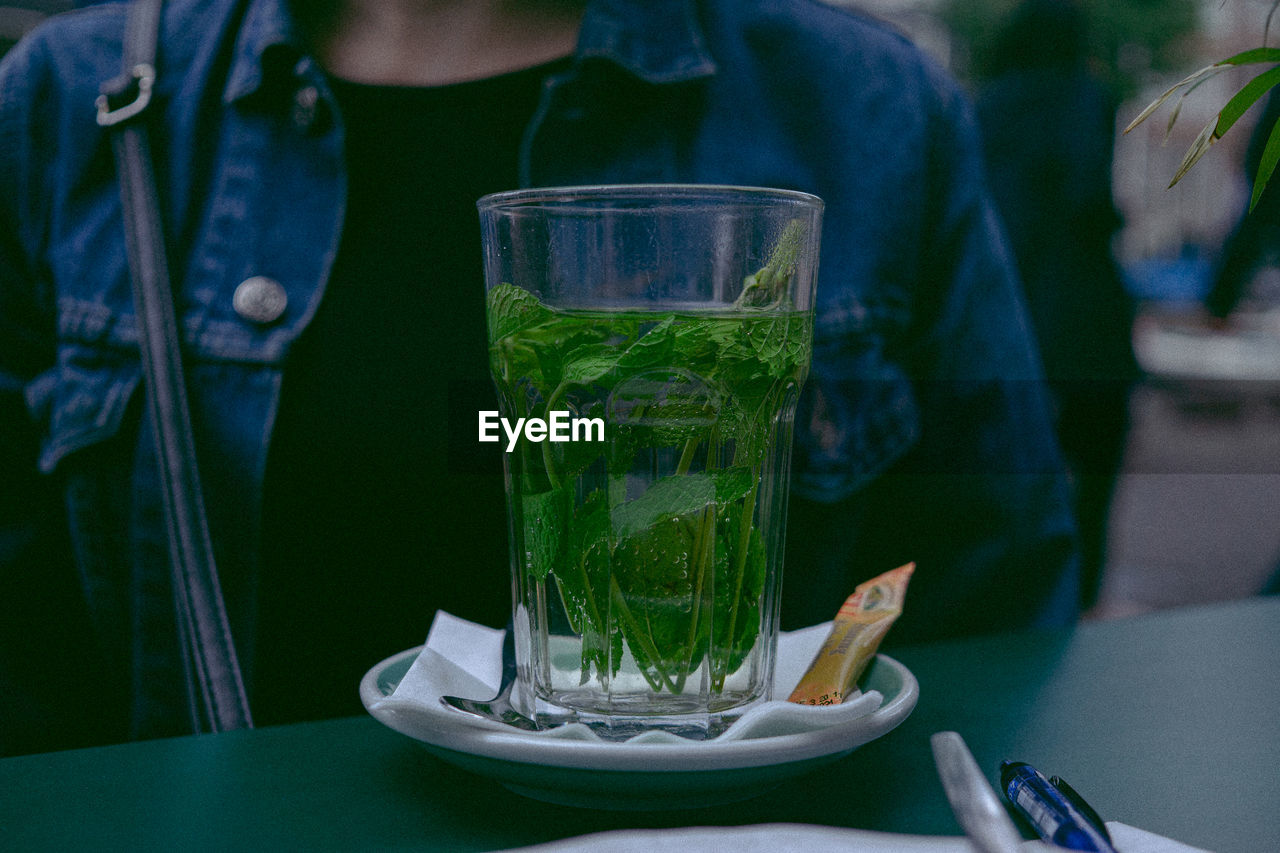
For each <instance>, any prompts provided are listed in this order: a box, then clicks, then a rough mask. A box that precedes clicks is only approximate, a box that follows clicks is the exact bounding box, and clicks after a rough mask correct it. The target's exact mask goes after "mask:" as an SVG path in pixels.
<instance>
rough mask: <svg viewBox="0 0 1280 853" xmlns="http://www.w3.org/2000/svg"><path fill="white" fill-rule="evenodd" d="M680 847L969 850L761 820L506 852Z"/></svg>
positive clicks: (893, 852) (969, 850)
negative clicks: (767, 822)
mask: <svg viewBox="0 0 1280 853" xmlns="http://www.w3.org/2000/svg"><path fill="white" fill-rule="evenodd" d="M1107 830H1108V831H1109V832H1110V833H1111V839H1112V841H1113V842H1115V846H1116V849H1117V850H1119V851H1120V853H1207V851H1204V850H1200V849H1199V848H1196V847H1190V846H1188V845H1186V844H1182V843H1181V842H1178V841H1173V840H1170V839H1168V838H1163V837H1161V836H1159V835H1156V834H1154V833H1151V832H1147V831H1145V830H1142V829H1137V828H1135V827H1132V826H1127V825H1125V824H1123V823H1117V822H1115V821H1109V822H1108V823H1107ZM663 849H666V850H679V851H681V853H703V851H705V853H712V851H723V850H732V851H733V853H778V851H789V850H795V851H802V853H824V851H831V853H836V851H840V853H973V847H972V846H971V845H970V843H969V841H968V840H967V839H965V838H964V837H962V836H955V837H953V836H937V835H899V834H895V833H888V832H872V831H870V830H865V829H840V828H837V827H831V826H811V825H808V824H781V823H775V824H761V825H758V826H697V827H690V828H688V829H625V830H617V831H614V832H598V833H593V834H591V835H582V836H578V837H576V838H566V839H564V840H563V841H552V842H548V843H546V844H535V845H533V846H531V847H519V848H512V849H511V850H510V851H508V853H516V851H519V853H598V851H601V850H608V851H609V853H652V851H654V850H663ZM1061 850H1062V848H1060V847H1054V846H1051V845H1048V844H1043V843H1041V842H1039V841H1026V842H1023V844H1022V851H1023V853H1050V851H1058V852H1059V853H1060V851H1061Z"/></svg>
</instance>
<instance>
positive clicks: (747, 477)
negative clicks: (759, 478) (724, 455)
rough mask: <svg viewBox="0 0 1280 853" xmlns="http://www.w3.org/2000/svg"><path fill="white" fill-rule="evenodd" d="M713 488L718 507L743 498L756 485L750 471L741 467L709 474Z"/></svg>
mask: <svg viewBox="0 0 1280 853" xmlns="http://www.w3.org/2000/svg"><path fill="white" fill-rule="evenodd" d="M710 476H711V481H712V484H713V485H714V486H715V494H716V503H717V504H718V505H720V506H724V505H725V504H728V503H732V502H733V501H736V500H741V499H742V498H745V497H746V496H747V495H748V494H749V493H750V492H751V490H752V489H753V488H755V485H756V478H755V477H753V476H752V474H751V469H749V468H745V467H743V466H736V467H733V468H723V469H721V470H718V471H712V472H710Z"/></svg>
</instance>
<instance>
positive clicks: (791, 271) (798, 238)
mask: <svg viewBox="0 0 1280 853" xmlns="http://www.w3.org/2000/svg"><path fill="white" fill-rule="evenodd" d="M807 230H808V226H806V225H805V224H804V222H803V221H801V220H799V219H793V220H791V221H790V222H788V223H787V224H786V227H785V228H783V229H782V234H781V235H780V236H779V237H778V242H777V243H776V244H775V245H774V247H773V251H772V252H770V253H769V261H768V263H766V264H765V265H764V267H763V268H762V269H760V271H759V272H756V273H754V274H752V275H749V276H747V279H746V281H745V282H743V286H742V293H740V294H739V295H738V299H737V301H736V302H734V305H735V306H737V307H739V308H743V307H752V308H758V307H762V306H768V305H782V304H784V303H785V302H786V301H788V300H789V294H788V290H789V289H790V287H791V277H792V276H793V275H795V271H796V261H797V260H798V259H799V257H800V250H801V249H802V248H804V237H805V232H806V231H807Z"/></svg>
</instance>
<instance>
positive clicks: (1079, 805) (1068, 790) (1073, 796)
mask: <svg viewBox="0 0 1280 853" xmlns="http://www.w3.org/2000/svg"><path fill="white" fill-rule="evenodd" d="M1049 784H1050V785H1052V786H1053V787H1054V788H1056V789H1057V790H1058V793H1059V794H1061V795H1062V796H1063V798H1064V799H1065V800H1066V801H1067V802H1069V803H1071V805H1073V806H1075V808H1076V810H1077V811H1078V812H1080V814H1081V815H1082V816H1083V817H1084V819H1085V820H1087V821H1089V823H1091V824H1093V828H1094V829H1096V830H1098V832H1099V833H1100V834H1101V835H1102V837H1103V838H1105V839H1107V843H1108V844H1110V843H1111V833H1109V832H1107V826H1106V824H1105V823H1103V821H1102V817H1101V815H1099V814H1098V813H1097V812H1096V811H1094V810H1093V806H1091V805H1089V803H1088V802H1086V801H1085V798H1084V797H1082V796H1080V794H1079V793H1078V792H1077V791H1076V789H1075V788H1072V787H1071V786H1070V785H1068V784H1067V781H1066V780H1065V779H1063V778H1062V777H1061V776H1051V777H1050V778H1049Z"/></svg>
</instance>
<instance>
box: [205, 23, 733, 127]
mask: <svg viewBox="0 0 1280 853" xmlns="http://www.w3.org/2000/svg"><path fill="white" fill-rule="evenodd" d="M273 54H283V57H284V58H287V59H289V60H291V61H287V62H281V61H280V59H278V58H273V57H272V55H273ZM577 54H578V56H579V58H590V57H596V58H601V59H605V60H608V61H611V62H613V63H615V64H617V65H618V66H619V67H621V68H623V69H625V70H626V71H628V72H630V73H631V74H633V75H635V76H636V77H638V78H640V79H642V80H645V81H646V82H649V83H675V82H681V81H686V80H692V79H696V78H699V77H705V76H709V75H711V74H714V73H715V71H716V65H715V62H714V61H713V60H712V59H711V56H710V55H709V54H708V52H707V49H706V45H705V43H704V40H703V36H702V31H701V28H700V27H699V25H698V22H697V19H696V16H695V14H694V10H693V3H692V2H691V0H648V2H645V3H639V2H635V0H593V2H591V3H589V4H588V5H587V9H586V11H585V13H584V15H583V20H582V30H581V33H580V35H579V38H578V48H577ZM303 55H304V52H303V47H302V40H301V37H300V35H299V33H298V30H297V27H296V25H295V23H294V21H293V18H292V17H291V16H290V14H289V11H288V9H287V7H286V4H285V2H284V0H251V2H250V3H249V7H248V9H247V10H246V11H245V19H244V24H243V26H242V27H241V29H240V36H239V38H238V39H237V42H236V45H235V47H234V52H233V55H232V59H231V73H230V75H229V76H228V79H227V86H226V89H225V91H224V93H223V100H224V101H226V102H227V103H233V102H236V101H239V100H241V99H242V98H244V97H246V96H249V95H252V94H254V93H255V92H257V91H258V90H260V89H261V88H263V86H264V85H266V84H267V83H268V82H269V77H270V75H272V74H273V73H287V74H297V73H299V72H301V71H302V70H303V69H301V68H299V67H297V62H298V61H300V60H302V61H305V60H303V59H302V58H303Z"/></svg>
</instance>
